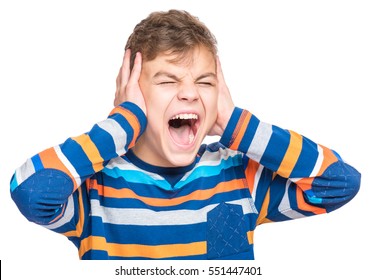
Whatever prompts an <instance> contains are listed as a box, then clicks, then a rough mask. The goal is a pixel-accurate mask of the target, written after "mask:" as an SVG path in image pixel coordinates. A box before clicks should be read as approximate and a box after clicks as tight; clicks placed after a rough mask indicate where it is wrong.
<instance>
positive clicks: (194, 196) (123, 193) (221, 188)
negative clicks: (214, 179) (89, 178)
mask: <svg viewBox="0 0 376 280" xmlns="http://www.w3.org/2000/svg"><path fill="white" fill-rule="evenodd" d="M243 180H244V179H235V180H232V181H229V182H222V183H219V184H218V185H217V186H215V187H214V188H212V189H208V190H196V191H194V192H192V193H190V194H188V195H186V196H181V197H176V198H171V199H164V198H154V197H153V198H150V197H144V196H139V195H137V194H136V193H135V192H133V191H132V190H130V189H126V188H124V189H114V188H112V187H106V186H102V185H99V184H98V185H95V186H93V188H95V189H96V190H98V193H99V195H102V196H105V197H114V198H124V197H127V198H134V199H138V200H140V201H142V202H144V203H145V204H148V205H150V206H175V205H179V204H182V203H184V202H187V201H190V200H207V199H209V198H211V197H212V196H213V195H215V194H217V193H223V192H230V191H233V190H238V189H243V188H245V187H246V186H245V183H244V182H243Z"/></svg>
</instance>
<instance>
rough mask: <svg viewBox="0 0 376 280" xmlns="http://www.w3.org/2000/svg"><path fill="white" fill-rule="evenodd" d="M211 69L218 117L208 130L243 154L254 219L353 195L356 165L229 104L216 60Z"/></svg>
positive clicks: (304, 212)
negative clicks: (255, 210) (256, 215)
mask: <svg viewBox="0 0 376 280" xmlns="http://www.w3.org/2000/svg"><path fill="white" fill-rule="evenodd" d="M217 69H218V73H217V78H218V87H219V95H218V98H219V100H218V117H217V123H216V124H215V126H214V127H213V130H212V131H213V132H214V133H215V134H217V135H220V136H221V140H220V141H221V143H222V144H224V145H225V146H227V147H228V148H230V149H233V150H238V151H241V152H242V153H243V154H245V155H246V158H245V161H244V162H245V163H244V165H245V168H246V172H245V173H246V174H247V176H248V177H247V180H248V181H249V184H250V186H249V187H250V191H251V193H252V195H253V198H254V199H255V204H256V207H257V208H258V209H259V211H260V212H262V213H261V214H260V217H259V221H258V222H259V223H262V222H267V221H278V220H287V219H291V218H297V217H303V216H309V215H314V214H319V213H324V212H330V211H332V210H335V209H337V208H338V207H340V206H342V205H344V204H345V203H347V202H348V201H350V200H351V199H352V198H353V197H354V196H355V195H356V193H357V192H358V190H359V187H360V173H359V172H358V171H357V170H356V169H354V168H353V167H352V166H350V165H348V164H347V163H345V162H344V161H343V160H342V159H341V158H340V156H339V155H338V154H337V153H335V152H334V151H333V150H330V149H329V148H327V147H325V146H323V145H319V144H316V143H315V142H313V141H311V140H310V139H308V138H306V137H304V136H302V135H300V134H298V133H296V132H294V131H291V130H284V129H281V128H279V127H277V126H274V125H270V124H267V123H264V122H261V121H260V120H259V119H258V118H257V117H256V116H254V115H252V114H251V113H250V112H248V111H245V110H241V109H240V108H235V107H234V106H233V102H232V100H231V95H230V92H229V90H228V88H227V86H226V84H225V81H224V77H223V73H222V70H221V66H220V63H219V60H218V63H217ZM230 112H231V113H230ZM229 116H231V117H229ZM260 176H262V178H263V180H260Z"/></svg>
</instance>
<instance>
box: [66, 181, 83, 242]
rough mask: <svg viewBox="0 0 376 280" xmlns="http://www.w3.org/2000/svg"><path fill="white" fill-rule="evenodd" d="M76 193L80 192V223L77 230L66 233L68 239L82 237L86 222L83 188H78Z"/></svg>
mask: <svg viewBox="0 0 376 280" xmlns="http://www.w3.org/2000/svg"><path fill="white" fill-rule="evenodd" d="M76 191H78V207H79V213H80V214H79V217H78V222H77V224H76V230H71V231H68V232H65V233H64V235H65V236H66V237H73V236H75V237H80V236H81V234H82V231H83V228H84V220H85V212H84V203H83V201H82V190H81V188H78V189H77V190H76Z"/></svg>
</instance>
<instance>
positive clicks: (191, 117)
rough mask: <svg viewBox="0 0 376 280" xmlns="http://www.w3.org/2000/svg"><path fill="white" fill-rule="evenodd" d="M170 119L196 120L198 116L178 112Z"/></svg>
mask: <svg viewBox="0 0 376 280" xmlns="http://www.w3.org/2000/svg"><path fill="white" fill-rule="evenodd" d="M171 119H172V120H176V119H181V120H192V119H193V120H197V119H198V116H197V115H196V114H178V115H175V116H173V117H172V118H171Z"/></svg>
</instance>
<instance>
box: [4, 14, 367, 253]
mask: <svg viewBox="0 0 376 280" xmlns="http://www.w3.org/2000/svg"><path fill="white" fill-rule="evenodd" d="M116 85H117V90H116V94H115V100H114V105H115V107H114V109H113V110H112V112H111V113H110V115H109V117H108V118H107V119H106V120H104V121H101V122H98V123H97V124H95V125H94V126H93V128H92V129H91V130H90V131H89V132H87V133H84V134H82V135H80V136H77V137H71V138H68V139H67V140H66V141H65V142H64V143H62V144H61V145H58V146H55V147H52V148H49V149H46V150H44V151H42V152H41V153H39V154H37V155H35V156H33V157H32V158H30V159H28V160H27V161H26V162H25V163H24V164H23V165H22V166H21V167H19V168H18V169H17V170H16V172H15V174H14V176H13V177H12V180H11V196H12V198H13V200H14V201H15V203H16V204H17V206H18V207H19V209H20V211H21V212H22V214H23V215H25V217H26V218H27V219H28V220H30V221H32V222H35V223H37V224H40V225H42V226H44V227H46V228H48V229H50V230H53V231H55V232H58V233H61V234H64V235H65V236H67V237H68V238H69V239H70V240H71V241H72V242H73V243H74V244H75V245H76V246H77V248H78V252H79V257H80V258H81V259H253V258H254V255H253V232H254V230H255V228H256V226H257V225H259V224H262V223H267V222H277V221H285V220H290V219H295V218H300V217H306V216H311V215H315V214H321V213H326V212H330V211H333V210H335V209H337V208H339V207H341V206H342V205H344V204H345V203H347V202H348V201H350V200H351V199H352V198H353V197H354V196H355V195H356V193H357V192H358V190H359V187H360V174H359V173H358V172H357V171H356V170H355V169H354V168H353V167H351V166H350V165H348V164H346V163H344V162H343V161H342V160H341V158H340V157H339V155H338V154H337V153H335V152H334V151H332V150H330V149H328V148H326V147H324V146H322V145H318V144H316V143H314V142H312V141H311V140H309V139H307V138H305V137H304V136H302V135H299V134H297V133H296V132H293V131H289V130H283V129H281V128H279V127H277V126H274V125H270V124H267V123H263V122H261V121H260V120H259V119H258V118H257V117H256V116H254V115H252V114H251V113H250V112H248V111H246V110H242V109H240V108H238V107H235V105H234V104H233V102H232V99H231V95H230V92H229V90H228V88H227V86H226V84H225V81H224V77H223V74H222V70H221V65H220V63H219V59H218V58H217V49H216V40H215V38H214V36H213V35H212V34H211V33H210V31H209V30H208V29H207V28H206V26H205V25H203V24H202V23H201V22H200V21H199V20H198V19H197V18H195V17H193V16H191V15H190V14H189V13H187V12H184V11H177V10H171V11H168V12H156V13H152V14H150V15H149V16H148V17H147V18H146V19H144V20H142V21H141V22H140V23H139V24H138V25H137V26H136V27H135V29H134V32H133V33H132V34H131V36H130V37H129V39H128V42H127V45H126V51H125V55H124V59H123V64H122V67H121V68H120V71H119V75H118V78H117V80H116ZM206 135H218V136H220V137H221V138H220V141H219V142H218V143H213V144H210V145H205V144H202V142H203V140H204V138H205V136H206Z"/></svg>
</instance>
